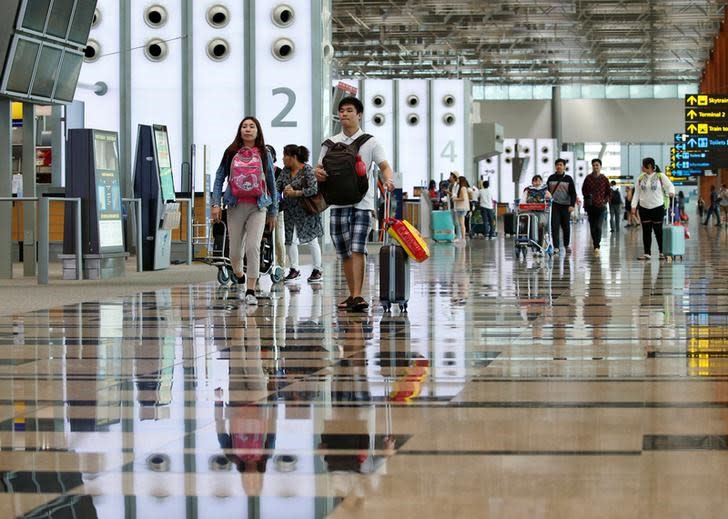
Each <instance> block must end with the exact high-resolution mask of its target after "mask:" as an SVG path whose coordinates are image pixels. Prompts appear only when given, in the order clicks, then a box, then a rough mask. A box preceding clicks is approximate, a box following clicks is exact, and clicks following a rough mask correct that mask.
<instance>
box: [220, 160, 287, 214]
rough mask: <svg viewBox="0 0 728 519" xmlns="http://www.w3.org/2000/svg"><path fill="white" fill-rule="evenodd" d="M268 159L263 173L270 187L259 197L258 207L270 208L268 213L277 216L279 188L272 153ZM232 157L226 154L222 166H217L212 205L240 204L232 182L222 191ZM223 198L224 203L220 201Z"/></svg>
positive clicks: (229, 205) (233, 205)
mask: <svg viewBox="0 0 728 519" xmlns="http://www.w3.org/2000/svg"><path fill="white" fill-rule="evenodd" d="M266 158H267V159H268V160H267V162H266V164H264V166H263V173H264V174H265V184H266V187H267V188H268V194H263V195H261V196H260V197H259V198H258V208H259V209H263V208H264V207H267V208H268V215H269V216H275V215H276V214H278V190H277V189H276V179H275V177H274V176H273V158H272V157H271V155H270V153H267V154H266ZM231 162H232V157H230V158H227V157H226V156H225V155H223V157H222V161H220V166H218V168H217V172H216V173H215V184H214V186H213V188H212V205H222V204H224V205H226V206H227V207H235V206H236V205H238V199H237V198H235V197H234V196H233V193H232V190H231V188H230V184H229V183H228V186H227V189H225V193H223V192H222V185H223V183H224V182H225V179H226V178H227V177H228V176H229V175H230V164H231ZM221 200H222V204H221V203H220V201H221Z"/></svg>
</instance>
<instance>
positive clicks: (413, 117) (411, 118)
mask: <svg viewBox="0 0 728 519" xmlns="http://www.w3.org/2000/svg"><path fill="white" fill-rule="evenodd" d="M419 123H420V116H419V115H417V114H409V115H408V116H407V124H409V125H410V126H417V125H418V124H419Z"/></svg>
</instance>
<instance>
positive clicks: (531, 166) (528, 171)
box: [516, 139, 546, 194]
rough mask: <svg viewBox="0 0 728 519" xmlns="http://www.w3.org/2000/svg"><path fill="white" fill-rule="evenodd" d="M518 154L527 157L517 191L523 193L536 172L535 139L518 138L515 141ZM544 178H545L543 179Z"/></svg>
mask: <svg viewBox="0 0 728 519" xmlns="http://www.w3.org/2000/svg"><path fill="white" fill-rule="evenodd" d="M516 149H517V150H518V156H519V157H521V158H523V159H528V163H527V164H526V167H525V168H524V170H523V172H522V173H521V180H520V182H519V186H520V188H519V189H518V193H519V194H520V193H523V190H524V189H525V188H526V186H530V185H531V179H532V178H533V176H534V175H535V174H536V139H518V140H517V142H516ZM544 180H546V179H544Z"/></svg>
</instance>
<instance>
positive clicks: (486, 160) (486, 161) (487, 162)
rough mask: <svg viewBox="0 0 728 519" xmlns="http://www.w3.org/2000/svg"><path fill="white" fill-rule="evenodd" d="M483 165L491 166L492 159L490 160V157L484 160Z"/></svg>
mask: <svg viewBox="0 0 728 519" xmlns="http://www.w3.org/2000/svg"><path fill="white" fill-rule="evenodd" d="M485 163H486V164H492V163H493V159H492V158H490V157H488V158H487V159H485Z"/></svg>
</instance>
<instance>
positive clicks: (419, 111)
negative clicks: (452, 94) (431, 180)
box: [396, 79, 430, 196]
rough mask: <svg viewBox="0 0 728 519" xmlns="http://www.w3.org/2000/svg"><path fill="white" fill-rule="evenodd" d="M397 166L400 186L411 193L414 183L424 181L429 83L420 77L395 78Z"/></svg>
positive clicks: (425, 173) (427, 160)
mask: <svg viewBox="0 0 728 519" xmlns="http://www.w3.org/2000/svg"><path fill="white" fill-rule="evenodd" d="M396 84H397V108H398V117H397V150H396V153H397V169H398V171H400V172H402V188H403V190H404V191H405V192H406V193H407V194H408V196H412V192H413V189H414V186H421V185H422V181H423V180H427V179H428V178H427V177H428V174H427V172H428V171H429V170H430V157H429V154H428V153H427V150H428V149H429V132H430V128H429V115H430V104H429V92H428V91H429V85H428V81H427V80H424V79H402V80H399V81H397V83H396Z"/></svg>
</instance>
